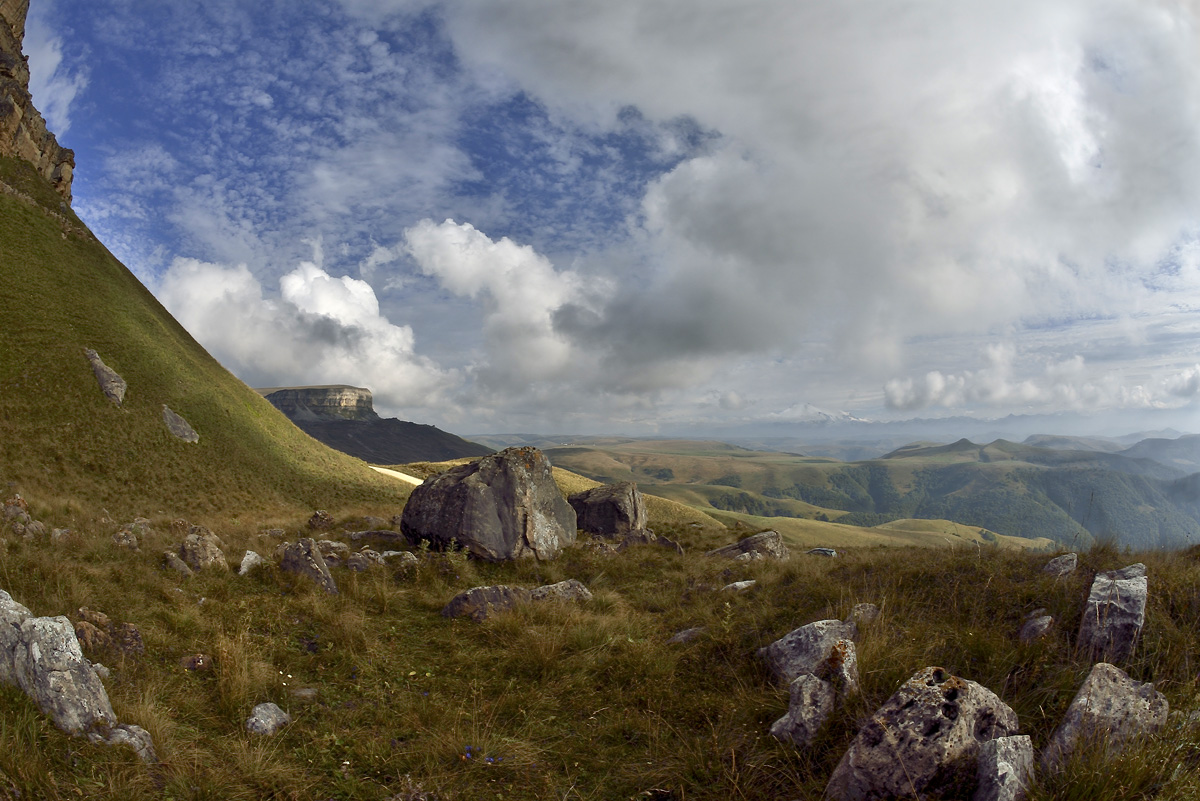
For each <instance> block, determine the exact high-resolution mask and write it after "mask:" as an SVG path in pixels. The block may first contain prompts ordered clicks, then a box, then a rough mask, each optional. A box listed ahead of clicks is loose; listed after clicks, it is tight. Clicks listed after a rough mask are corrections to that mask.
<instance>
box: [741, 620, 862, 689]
mask: <svg viewBox="0 0 1200 801" xmlns="http://www.w3.org/2000/svg"><path fill="white" fill-rule="evenodd" d="M857 635H858V627H857V626H856V625H855V624H854V623H853V621H851V622H843V621H841V620H818V621H816V622H815V623H809V624H808V625H806V626H801V627H800V628H798V629H795V630H793V631H790V632H788V633H787V634H785V635H784V636H783V637H780V638H779V639H778V640H776V641H775V642H773V643H771V644H770V645H766V646H764V647H762V648H759V649H758V655H759V657H760V658H761V659H763V660H764V661H765V662H766V663H767V667H769V668H770V670H771V672H772V673H774V674H775V676H776V678H779V679H782V680H784V681H786V682H788V683H789V684H790V683H791V682H792V681H793V680H794V679H796V677H797V676H803V675H804V674H805V673H813V674H815V673H817V672H818V671H819V670H820V668H821V664H822V663H823V662H825V660H827V659H829V657H830V654H831V653H832V652H833V647H834V645H836V644H837V642H838V641H839V640H852V639H854V638H855V637H856V636H857Z"/></svg>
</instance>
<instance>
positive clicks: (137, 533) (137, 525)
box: [112, 517, 150, 551]
mask: <svg viewBox="0 0 1200 801" xmlns="http://www.w3.org/2000/svg"><path fill="white" fill-rule="evenodd" d="M149 533H150V521H149V520H147V519H146V518H144V517H137V518H134V520H133V522H132V523H126V524H125V525H123V526H121V527H120V528H119V529H117V530H116V531H115V532H114V533H113V537H112V538H113V544H114V545H116V546H117V547H118V548H128V549H129V550H131V551H136V550H137V549H138V543H139V542H141V540H142V539H143V538H144V537H145V536H146V535H147V534H149Z"/></svg>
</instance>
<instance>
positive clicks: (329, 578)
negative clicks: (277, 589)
mask: <svg viewBox="0 0 1200 801" xmlns="http://www.w3.org/2000/svg"><path fill="white" fill-rule="evenodd" d="M279 567H280V569H281V570H284V571H286V572H288V573H294V574H295V575H297V576H304V577H305V578H308V579H311V580H312V581H314V582H316V584H317V585H318V586H320V587H321V589H323V590H325V592H327V593H329V594H330V595H337V594H338V588H337V583H336V582H334V580H333V575H332V574H331V573H330V572H329V566H328V565H326V564H325V558H324V557H323V556H321V549H320V548H318V547H317V544H316V542H314V541H313V539H312V537H304V538H302V539H301V540H300V541H299V542H293V543H289V544H286V545H283V546H280V558H279Z"/></svg>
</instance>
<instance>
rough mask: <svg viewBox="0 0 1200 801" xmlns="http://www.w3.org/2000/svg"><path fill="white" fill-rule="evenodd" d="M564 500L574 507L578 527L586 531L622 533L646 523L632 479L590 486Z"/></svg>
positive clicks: (641, 501) (603, 533) (615, 535)
mask: <svg viewBox="0 0 1200 801" xmlns="http://www.w3.org/2000/svg"><path fill="white" fill-rule="evenodd" d="M567 501H568V502H569V503H570V504H571V508H572V509H574V510H575V516H576V520H577V527H578V528H580V529H582V530H583V531H586V532H588V533H589V534H601V535H603V536H605V537H623V536H625V535H627V534H631V533H633V532H635V531H641V530H642V529H644V528H645V527H646V502H645V501H644V500H643V499H642V493H641V491H640V490H638V488H637V484H635V483H634V482H632V481H621V482H619V483H616V484H604V485H602V486H599V487H593V488H592V489H590V490H584V491H583V492H577V493H575V494H574V495H572V496H571V497H569V498H568V499H567Z"/></svg>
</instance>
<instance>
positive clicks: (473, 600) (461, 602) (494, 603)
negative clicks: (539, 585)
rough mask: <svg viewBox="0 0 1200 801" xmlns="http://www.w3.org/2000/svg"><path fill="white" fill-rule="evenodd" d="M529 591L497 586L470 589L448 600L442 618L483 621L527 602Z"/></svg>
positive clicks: (521, 588)
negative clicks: (464, 618) (463, 618)
mask: <svg viewBox="0 0 1200 801" xmlns="http://www.w3.org/2000/svg"><path fill="white" fill-rule="evenodd" d="M529 599H530V593H529V590H527V589H525V588H524V587H509V586H508V585H505V584H497V585H494V586H491V587H472V588H471V589H469V590H465V591H463V592H460V593H459V594H458V595H455V596H454V597H453V598H451V599H450V603H448V604H446V606H445V607H443V609H442V616H443V617H464V616H467V617H470V618H471V619H472V620H474V621H477V622H478V621H481V620H484V619H486V618H488V617H490V616H491V615H494V614H496V613H497V612H506V611H508V610H509V609H512V608H513V607H514V606H516V605H517V604H519V603H525V602H527V601H529Z"/></svg>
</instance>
